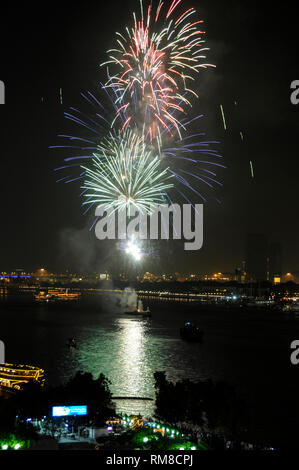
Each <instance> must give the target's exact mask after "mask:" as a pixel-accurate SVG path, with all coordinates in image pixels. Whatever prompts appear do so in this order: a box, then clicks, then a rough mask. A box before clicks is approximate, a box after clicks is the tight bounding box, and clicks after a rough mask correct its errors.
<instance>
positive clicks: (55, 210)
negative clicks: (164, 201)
mask: <svg viewBox="0 0 299 470" xmlns="http://www.w3.org/2000/svg"><path fill="white" fill-rule="evenodd" d="M184 1H185V4H186V5H188V6H196V7H197V9H198V11H199V13H200V15H201V17H202V18H203V19H204V20H205V29H206V31H207V35H206V36H207V37H206V39H207V45H208V47H210V48H211V50H210V51H209V52H208V59H209V60H208V61H209V62H211V63H214V64H216V65H217V68H216V69H208V70H203V71H202V73H201V80H200V81H199V85H198V92H199V95H200V100H199V101H198V102H197V103H196V104H195V108H196V111H197V112H198V113H199V112H201V113H203V114H204V115H205V117H204V119H202V120H201V122H200V126H201V130H203V131H205V132H206V133H207V135H208V137H209V138H210V139H211V140H218V141H220V142H221V144H220V145H219V149H220V151H221V153H222V155H223V162H224V164H225V165H226V167H227V168H226V169H225V170H222V171H221V172H220V173H219V179H220V181H221V182H222V183H223V187H222V188H221V189H219V190H217V191H215V195H214V197H212V198H211V200H210V201H209V203H208V204H206V205H205V215H204V217H205V223H204V230H205V235H204V248H203V249H202V250H201V251H199V252H196V253H194V252H192V253H189V254H188V253H186V252H184V251H183V250H182V248H181V247H180V246H178V245H175V244H174V243H170V244H168V245H167V244H165V248H163V249H162V250H161V251H160V254H159V256H156V257H155V260H154V262H153V260H151V262H149V263H148V265H146V263H145V264H144V265H143V266H142V270H144V271H146V270H150V269H155V270H156V272H161V271H162V270H165V271H180V272H186V273H188V272H192V271H195V272H200V273H204V272H211V271H215V270H216V271H217V272H218V271H222V272H225V271H231V270H234V269H235V267H236V266H239V265H240V264H241V262H242V260H243V259H244V243H245V235H246V233H263V234H265V235H266V236H267V237H269V239H270V240H272V241H279V242H281V243H282V246H283V270H284V271H298V270H299V246H298V230H299V218H298V209H297V206H298V172H299V159H298V150H297V149H298V144H297V139H298V123H299V105H297V106H294V105H292V104H291V102H290V94H291V90H290V84H291V82H292V81H293V80H296V79H297V80H299V70H298V38H297V36H298V32H297V31H298V27H297V14H296V12H295V11H294V9H293V8H292V3H291V2H283V3H280V4H279V6H275V4H274V3H272V2H271V3H268V2H261V1H251V2H242V1H240V0H239V1H236V0H230V1H229V2H224V1H223V0H201V1H198V0H192V1H191V0H184ZM138 8H139V4H138V1H137V0H134V1H132V0H130V1H116V0H115V1H113V2H104V1H97V2H91V1H89V0H86V1H84V2H77V3H74V2H72V3H70V4H69V5H68V4H67V3H66V2H64V3H63V4H62V3H61V2H57V1H55V0H54V1H52V2H44V3H39V7H36V6H33V4H32V3H29V2H26V4H23V6H20V7H18V6H17V3H13V4H11V5H10V6H6V7H4V6H3V5H2V6H1V30H0V36H1V47H0V80H2V81H4V82H5V85H6V104H5V105H2V106H0V123H1V126H0V152H1V231H0V244H1V251H0V252H1V255H0V270H10V269H14V268H24V269H25V270H28V271H29V270H33V269H36V268H38V267H46V268H48V269H50V270H63V269H65V268H70V269H77V270H86V271H89V270H90V271H92V270H93V269H97V270H104V269H106V268H107V269H109V268H110V266H111V263H115V262H117V256H116V255H117V253H116V252H115V251H114V250H113V248H112V246H110V248H108V249H107V244H103V243H101V242H99V241H97V240H96V239H95V235H94V233H93V232H89V231H88V229H89V226H90V218H88V217H86V216H83V215H82V212H83V211H82V208H81V203H80V197H79V193H80V188H79V185H78V184H73V185H63V184H57V183H56V179H57V174H55V172H54V171H53V170H54V168H57V167H58V166H60V165H61V163H62V159H63V153H61V151H55V150H50V149H49V146H51V145H57V144H59V141H58V139H57V135H58V134H60V133H64V132H65V131H66V130H67V129H68V126H69V125H68V124H67V122H66V121H65V119H64V117H63V112H64V111H66V110H67V109H68V107H69V106H74V107H76V106H78V107H80V105H81V104H82V100H81V98H80V92H82V91H86V90H91V91H93V92H95V91H96V90H98V92H99V82H100V81H101V80H103V78H104V76H103V71H102V70H101V69H100V67H99V64H100V62H102V61H104V60H105V59H106V55H105V51H106V50H107V49H109V48H110V47H111V46H112V45H113V41H114V33H115V31H121V30H123V27H124V25H125V24H127V23H128V22H131V21H132V16H131V11H133V10H134V9H136V10H137V9H138ZM60 87H61V88H62V89H63V97H64V103H63V106H62V105H61V104H60V103H59V89H60ZM99 93H100V92H99ZM42 97H43V102H42ZM235 101H237V102H238V106H235V104H234V102H235ZM220 104H222V105H223V107H224V110H225V114H226V119H227V125H228V130H227V131H226V132H225V131H224V128H223V123H222V119H221V113H220ZM240 131H242V132H243V134H244V142H243V143H242V142H241V139H240V134H239V133H240ZM250 160H252V161H253V163H254V171H255V179H252V178H251V173H250V166H249V161H250ZM216 199H219V200H220V201H221V204H219V203H218V202H216ZM166 245H167V246H166Z"/></svg>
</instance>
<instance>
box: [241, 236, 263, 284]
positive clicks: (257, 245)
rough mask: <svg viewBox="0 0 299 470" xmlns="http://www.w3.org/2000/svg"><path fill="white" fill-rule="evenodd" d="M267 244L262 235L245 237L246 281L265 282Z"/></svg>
mask: <svg viewBox="0 0 299 470" xmlns="http://www.w3.org/2000/svg"><path fill="white" fill-rule="evenodd" d="M267 258H268V243H267V239H266V237H265V236H264V235H263V234H248V235H247V236H246V273H247V279H248V280H253V281H265V280H266V279H267V264H268V263H267Z"/></svg>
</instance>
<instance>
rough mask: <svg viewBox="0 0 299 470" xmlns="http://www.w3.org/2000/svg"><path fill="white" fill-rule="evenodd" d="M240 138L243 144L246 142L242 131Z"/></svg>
mask: <svg viewBox="0 0 299 470" xmlns="http://www.w3.org/2000/svg"><path fill="white" fill-rule="evenodd" d="M240 137H241V140H242V142H243V141H244V134H243V132H242V131H240Z"/></svg>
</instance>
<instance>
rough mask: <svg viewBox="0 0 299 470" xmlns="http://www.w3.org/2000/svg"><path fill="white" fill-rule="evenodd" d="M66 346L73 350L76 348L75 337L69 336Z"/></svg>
mask: <svg viewBox="0 0 299 470" xmlns="http://www.w3.org/2000/svg"><path fill="white" fill-rule="evenodd" d="M67 347H68V348H69V349H70V350H73V349H77V348H78V346H77V342H76V340H75V338H69V340H68V343H67Z"/></svg>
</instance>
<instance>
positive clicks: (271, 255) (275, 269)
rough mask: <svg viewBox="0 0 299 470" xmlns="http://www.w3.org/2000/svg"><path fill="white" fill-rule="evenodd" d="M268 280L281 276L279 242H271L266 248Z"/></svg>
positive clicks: (280, 247) (280, 249) (280, 248)
mask: <svg viewBox="0 0 299 470" xmlns="http://www.w3.org/2000/svg"><path fill="white" fill-rule="evenodd" d="M268 259H269V280H270V281H271V282H273V280H274V278H281V276H282V246H281V243H278V242H271V243H270V244H269V249H268Z"/></svg>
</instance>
